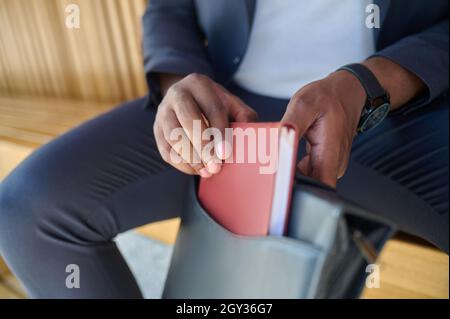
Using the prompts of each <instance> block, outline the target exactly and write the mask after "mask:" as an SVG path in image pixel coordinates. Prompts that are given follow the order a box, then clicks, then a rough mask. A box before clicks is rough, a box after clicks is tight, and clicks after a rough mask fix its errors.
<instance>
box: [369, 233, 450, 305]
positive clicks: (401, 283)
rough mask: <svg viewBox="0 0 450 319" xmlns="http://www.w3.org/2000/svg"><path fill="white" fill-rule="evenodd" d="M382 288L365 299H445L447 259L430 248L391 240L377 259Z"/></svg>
mask: <svg viewBox="0 0 450 319" xmlns="http://www.w3.org/2000/svg"><path fill="white" fill-rule="evenodd" d="M378 263H379V265H380V271H381V277H380V278H381V287H380V288H376V289H374V288H372V289H366V290H365V291H364V293H363V297H364V298H448V297H449V288H448V286H449V277H448V274H449V257H448V255H447V254H445V253H443V252H440V251H438V250H436V249H435V248H432V247H427V246H422V245H417V244H413V243H409V242H405V241H402V240H391V241H389V242H388V243H387V245H386V247H385V249H384V250H383V252H382V254H381V256H380V260H379V262H378Z"/></svg>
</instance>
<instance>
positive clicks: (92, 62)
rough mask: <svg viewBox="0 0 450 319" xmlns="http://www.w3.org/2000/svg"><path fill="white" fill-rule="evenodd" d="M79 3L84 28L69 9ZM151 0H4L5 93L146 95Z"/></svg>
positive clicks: (1, 81) (0, 31)
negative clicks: (144, 37) (72, 22)
mask: <svg viewBox="0 0 450 319" xmlns="http://www.w3.org/2000/svg"><path fill="white" fill-rule="evenodd" d="M70 3H74V4H77V5H79V8H80V28H79V29H68V28H66V26H65V18H66V16H67V13H65V11H64V10H65V8H66V6H67V5H68V4H70ZM145 7H146V0H0V96H44V97H62V98H70V99H81V100H89V101H99V102H106V101H108V102H118V101H123V100H127V99H131V98H134V97H137V96H141V95H143V94H145V93H146V91H147V87H146V84H145V78H144V72H143V67H142V54H141V17H142V14H143V12H144V10H145Z"/></svg>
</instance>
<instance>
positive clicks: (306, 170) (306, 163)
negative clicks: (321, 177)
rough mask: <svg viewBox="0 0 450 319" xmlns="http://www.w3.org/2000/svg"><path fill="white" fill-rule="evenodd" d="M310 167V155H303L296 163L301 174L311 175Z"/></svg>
mask: <svg viewBox="0 0 450 319" xmlns="http://www.w3.org/2000/svg"><path fill="white" fill-rule="evenodd" d="M310 167H311V156H309V155H305V156H304V157H303V158H302V159H301V161H300V162H299V163H298V164H297V168H298V170H299V171H300V173H301V174H302V175H305V176H311V173H310Z"/></svg>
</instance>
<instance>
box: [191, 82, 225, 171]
mask: <svg viewBox="0 0 450 319" xmlns="http://www.w3.org/2000/svg"><path fill="white" fill-rule="evenodd" d="M197 82H199V83H200V85H201V87H202V88H203V89H201V90H198V89H195V88H192V95H193V98H194V100H195V102H196V103H197V105H198V106H199V107H200V110H201V112H202V115H203V116H204V117H205V118H206V122H207V124H209V125H208V126H209V127H208V128H207V130H206V131H202V141H203V143H202V152H201V158H202V161H203V162H204V163H206V166H207V168H208V170H209V171H210V173H212V174H216V173H218V172H219V171H220V170H221V167H222V160H221V159H220V158H219V156H217V154H218V152H217V150H215V148H216V145H221V144H222V143H223V137H224V136H225V128H227V127H229V121H228V112H227V108H226V106H225V105H224V104H223V103H222V100H221V99H220V97H219V96H218V95H217V94H216V92H215V90H214V89H213V83H214V82H212V81H211V80H209V79H208V78H206V77H199V78H198V79H197ZM190 85H193V84H190ZM209 146H210V147H209Z"/></svg>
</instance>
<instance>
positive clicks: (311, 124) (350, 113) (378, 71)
mask: <svg viewBox="0 0 450 319" xmlns="http://www.w3.org/2000/svg"><path fill="white" fill-rule="evenodd" d="M364 64H365V66H366V67H368V68H369V69H370V70H371V71H372V72H373V73H374V74H375V76H376V77H377V79H378V81H379V82H380V83H381V85H382V86H383V87H384V88H385V89H386V90H387V91H388V92H389V94H390V97H391V110H393V109H396V108H398V107H400V106H402V105H404V104H405V103H407V102H408V101H410V100H412V99H414V98H415V97H416V96H418V95H419V94H421V93H423V91H424V90H425V85H424V83H423V82H422V80H420V79H419V78H418V77H417V76H416V75H414V74H412V73H411V72H409V71H408V70H406V69H404V68H403V67H401V66H400V65H398V64H396V63H394V62H392V61H390V60H388V59H385V58H381V57H375V58H371V59H368V60H367V61H365V62H364ZM365 100H366V93H365V91H364V89H363V87H362V85H361V83H360V82H359V80H358V79H357V78H356V77H355V76H354V75H352V74H351V73H349V72H346V71H338V72H335V73H332V74H330V75H329V76H328V77H326V78H324V79H322V80H319V81H316V82H313V83H310V84H308V85H306V86H305V87H303V88H301V89H300V90H299V91H298V92H297V93H296V94H295V95H294V96H293V97H292V99H291V101H290V102H289V105H288V107H287V110H286V113H285V115H284V117H283V121H285V122H290V123H292V124H294V125H296V126H297V128H298V130H299V136H300V137H303V138H304V139H305V140H306V155H305V156H304V157H303V159H302V160H301V161H300V163H299V164H298V168H299V169H300V172H301V173H302V174H304V175H306V176H310V177H313V178H316V179H318V180H320V181H322V182H323V183H325V184H328V185H330V186H332V187H335V186H336V182H337V179H338V178H340V177H342V176H343V175H344V173H345V170H346V168H347V165H348V161H349V157H350V150H351V145H352V141H353V138H354V136H355V134H356V129H357V126H358V122H359V119H360V116H361V111H362V109H363V106H364V103H365Z"/></svg>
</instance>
